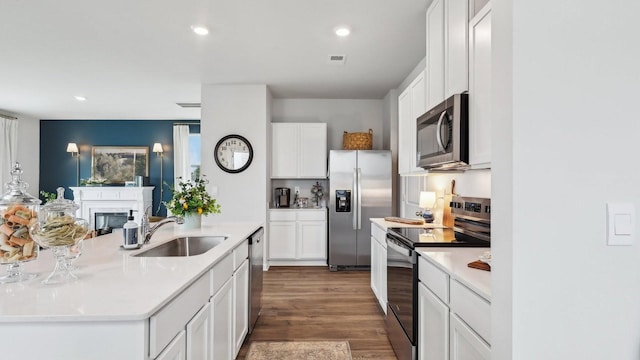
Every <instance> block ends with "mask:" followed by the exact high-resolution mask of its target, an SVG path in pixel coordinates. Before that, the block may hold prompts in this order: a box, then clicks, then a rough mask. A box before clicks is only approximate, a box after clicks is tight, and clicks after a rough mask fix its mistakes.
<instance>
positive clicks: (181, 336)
mask: <svg viewBox="0 0 640 360" xmlns="http://www.w3.org/2000/svg"><path fill="white" fill-rule="evenodd" d="M185 338H186V336H185V331H184V330H182V331H180V333H178V335H177V336H176V337H175V338H174V339H173V340H171V342H170V343H169V345H167V347H166V348H164V350H162V352H161V353H160V355H158V357H157V358H156V360H185V359H186V353H187V345H186V340H185Z"/></svg>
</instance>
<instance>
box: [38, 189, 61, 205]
mask: <svg viewBox="0 0 640 360" xmlns="http://www.w3.org/2000/svg"><path fill="white" fill-rule="evenodd" d="M40 196H42V198H43V199H44V202H45V204H46V203H48V202H50V201H53V200H55V199H56V197H57V195H56V194H55V193H52V192H47V191H44V190H40Z"/></svg>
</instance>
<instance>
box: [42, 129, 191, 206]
mask: <svg viewBox="0 0 640 360" xmlns="http://www.w3.org/2000/svg"><path fill="white" fill-rule="evenodd" d="M185 122H189V123H193V122H196V123H199V122H200V121H199V120H189V121H185V120H40V189H41V190H44V191H48V192H53V193H55V191H56V188H57V187H59V186H62V187H64V188H65V189H66V191H65V198H67V199H73V193H72V191H71V190H70V189H69V187H70V186H76V185H77V184H78V181H79V180H78V179H77V176H76V158H73V157H71V154H70V153H67V144H68V143H70V142H74V143H76V144H78V148H79V150H80V179H88V178H90V177H91V147H92V146H147V147H148V148H149V182H150V185H153V186H155V189H154V190H153V214H154V215H155V214H156V210H157V209H158V204H159V202H160V186H163V185H162V181H165V182H167V183H168V184H171V183H172V182H173V180H172V179H173V124H174V123H185ZM190 131H191V132H194V133H199V132H200V125H190ZM157 142H159V143H162V147H163V149H164V157H163V159H162V165H163V168H162V181H161V180H160V157H159V156H157V155H156V154H155V153H154V152H152V149H153V144H154V143H157ZM170 198H171V194H170V191H169V188H168V187H165V188H164V193H163V199H162V201H167V200H169V199H170ZM159 215H161V216H165V215H166V209H165V208H164V206H162V207H161V209H160V213H159Z"/></svg>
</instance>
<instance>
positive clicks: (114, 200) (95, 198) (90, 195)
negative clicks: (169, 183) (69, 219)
mask: <svg viewBox="0 0 640 360" xmlns="http://www.w3.org/2000/svg"><path fill="white" fill-rule="evenodd" d="M154 188H155V186H143V187H123V186H80V187H71V188H70V189H71V190H72V191H73V201H74V202H75V203H76V204H78V205H79V206H80V209H78V214H77V216H78V217H80V218H82V219H85V220H87V221H89V223H90V226H91V229H95V221H96V219H95V214H96V213H120V212H127V213H128V212H129V210H134V212H133V217H134V221H135V222H137V223H138V224H140V220H141V219H142V215H143V214H144V212H145V209H147V208H149V207H151V206H152V204H153V189H154Z"/></svg>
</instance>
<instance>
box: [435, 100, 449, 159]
mask: <svg viewBox="0 0 640 360" xmlns="http://www.w3.org/2000/svg"><path fill="white" fill-rule="evenodd" d="M445 116H447V110H445V111H443V112H442V114H440V118H439V119H438V124H437V125H436V140H437V141H438V145H440V148H441V149H442V151H445V152H446V151H447V149H446V148H445V147H444V142H443V141H442V123H443V122H444V117H445Z"/></svg>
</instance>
